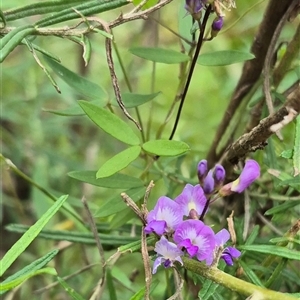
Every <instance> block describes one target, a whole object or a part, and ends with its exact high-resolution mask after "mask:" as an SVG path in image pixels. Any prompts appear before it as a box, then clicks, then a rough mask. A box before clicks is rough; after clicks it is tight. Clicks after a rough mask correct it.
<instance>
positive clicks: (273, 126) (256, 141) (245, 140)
mask: <svg viewBox="0 0 300 300" xmlns="http://www.w3.org/2000/svg"><path fill="white" fill-rule="evenodd" d="M299 113H300V87H299V83H298V85H297V87H296V88H295V90H294V91H293V92H292V93H291V94H290V95H289V96H288V97H287V101H286V103H285V105H284V106H283V107H282V108H280V109H279V110H278V111H277V112H276V113H274V114H272V115H270V116H268V117H267V118H265V119H263V120H261V121H260V122H259V124H258V125H257V126H256V127H254V128H253V129H252V130H251V131H250V132H249V133H246V134H244V135H242V136H241V137H240V138H239V139H238V140H237V141H236V142H234V143H233V144H232V145H231V146H230V147H229V149H228V150H227V154H226V158H227V160H228V161H229V162H231V163H232V164H236V163H237V162H238V161H239V160H240V159H242V158H244V157H245V155H246V154H247V153H249V152H254V151H256V150H258V149H263V148H264V147H265V146H266V145H267V139H268V138H269V137H270V136H271V135H272V134H274V133H275V132H276V131H277V130H279V129H281V128H282V127H284V126H285V125H286V124H288V123H290V122H291V121H292V120H294V119H295V118H296V116H297V115H298V114H299Z"/></svg>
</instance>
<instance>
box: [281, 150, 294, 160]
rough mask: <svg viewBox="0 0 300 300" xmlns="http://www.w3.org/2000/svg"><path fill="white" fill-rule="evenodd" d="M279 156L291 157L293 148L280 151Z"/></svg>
mask: <svg viewBox="0 0 300 300" xmlns="http://www.w3.org/2000/svg"><path fill="white" fill-rule="evenodd" d="M280 156H281V157H283V158H287V159H291V158H292V157H293V149H288V150H284V151H282V152H281V154H280Z"/></svg>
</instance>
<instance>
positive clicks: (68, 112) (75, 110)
mask: <svg viewBox="0 0 300 300" xmlns="http://www.w3.org/2000/svg"><path fill="white" fill-rule="evenodd" d="M43 111H45V112H48V113H51V114H54V115H59V116H64V117H79V116H84V115H85V113H84V112H83V111H82V109H81V108H80V107H79V106H73V107H69V108H66V109H58V110H54V109H47V108H43Z"/></svg>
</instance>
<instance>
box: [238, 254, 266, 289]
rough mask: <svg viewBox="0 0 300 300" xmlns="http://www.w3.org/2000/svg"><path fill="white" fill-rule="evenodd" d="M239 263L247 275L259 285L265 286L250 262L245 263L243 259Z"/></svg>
mask: <svg viewBox="0 0 300 300" xmlns="http://www.w3.org/2000/svg"><path fill="white" fill-rule="evenodd" d="M239 264H240V265H241V267H242V268H243V271H244V272H245V274H246V276H247V277H248V278H249V279H250V280H251V281H252V282H253V283H254V284H255V285H257V286H261V287H263V286H264V285H263V284H262V283H261V281H260V279H259V278H258V277H257V275H256V274H255V273H254V272H253V270H252V269H251V268H250V267H249V266H248V264H246V263H244V262H243V261H242V260H239Z"/></svg>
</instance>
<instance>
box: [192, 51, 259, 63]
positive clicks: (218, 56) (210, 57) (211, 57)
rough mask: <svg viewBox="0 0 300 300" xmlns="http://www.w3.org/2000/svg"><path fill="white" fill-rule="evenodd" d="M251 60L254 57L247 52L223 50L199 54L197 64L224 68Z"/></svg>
mask: <svg viewBox="0 0 300 300" xmlns="http://www.w3.org/2000/svg"><path fill="white" fill-rule="evenodd" d="M253 58H255V56H254V55H253V54H251V53H248V52H242V51H236V50H224V51H216V52H210V53H204V54H200V55H199V57H198V60H197V63H198V64H199V65H202V66H226V65H232V64H235V63H238V62H242V61H245V60H250V59H253Z"/></svg>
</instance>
